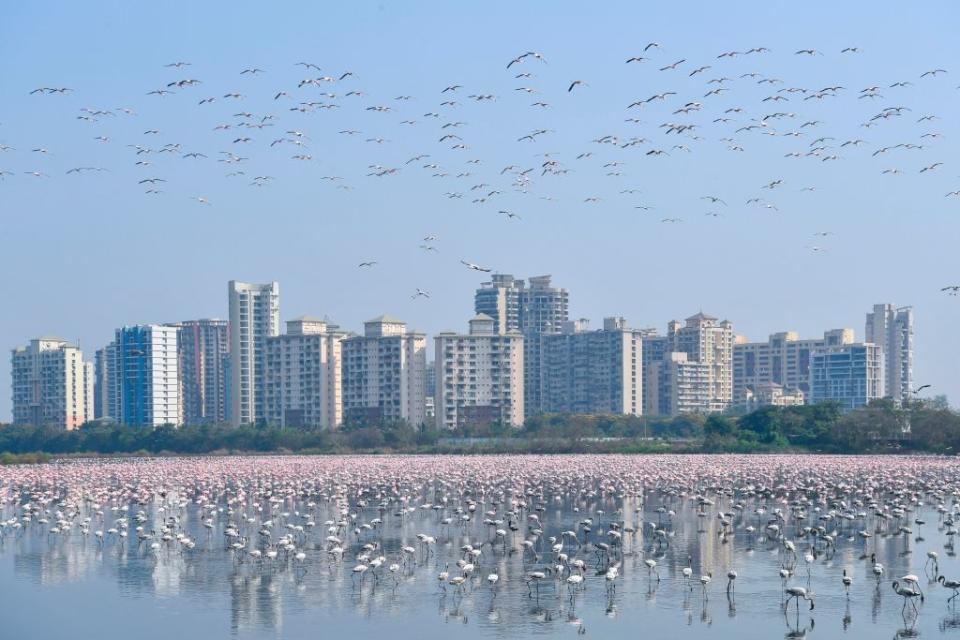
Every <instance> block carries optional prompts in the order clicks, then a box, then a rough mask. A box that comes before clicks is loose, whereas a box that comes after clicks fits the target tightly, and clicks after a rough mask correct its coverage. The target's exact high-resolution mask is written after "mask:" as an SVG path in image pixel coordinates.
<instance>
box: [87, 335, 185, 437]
mask: <svg viewBox="0 0 960 640" xmlns="http://www.w3.org/2000/svg"><path fill="white" fill-rule="evenodd" d="M105 352H106V353H107V354H109V355H110V357H111V358H112V360H110V361H109V362H108V363H107V366H106V368H107V375H106V379H107V385H108V400H107V405H108V408H109V409H110V416H111V417H112V418H114V419H116V420H117V421H118V422H120V423H122V424H126V425H130V426H137V427H140V426H152V427H157V426H160V425H167V424H172V425H179V424H181V423H182V422H183V417H182V413H181V409H182V407H181V404H180V368H179V358H178V355H177V328H176V327H170V326H165V325H157V324H147V325H135V326H129V327H121V328H119V329H117V330H116V332H115V334H114V341H113V343H112V344H111V345H110V346H108V347H107V349H106V350H105Z"/></svg>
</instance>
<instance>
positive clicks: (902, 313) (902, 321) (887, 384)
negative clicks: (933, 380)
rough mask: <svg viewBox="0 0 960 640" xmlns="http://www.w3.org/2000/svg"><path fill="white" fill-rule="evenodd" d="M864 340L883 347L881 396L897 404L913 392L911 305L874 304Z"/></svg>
mask: <svg viewBox="0 0 960 640" xmlns="http://www.w3.org/2000/svg"><path fill="white" fill-rule="evenodd" d="M864 340H865V341H866V342H872V343H873V344H876V345H879V346H880V347H881V348H882V349H883V360H884V367H885V369H884V373H883V395H884V396H885V397H888V398H892V399H893V401H894V402H896V403H897V404H902V403H903V401H904V400H907V401H909V400H910V397H911V395H912V393H913V307H899V308H898V307H895V306H894V305H892V304H875V305H873V311H872V312H871V313H868V314H867V321H866V332H865V333H864Z"/></svg>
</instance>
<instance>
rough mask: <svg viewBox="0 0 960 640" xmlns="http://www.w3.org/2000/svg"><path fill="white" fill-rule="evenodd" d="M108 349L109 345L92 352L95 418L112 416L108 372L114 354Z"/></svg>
mask: <svg viewBox="0 0 960 640" xmlns="http://www.w3.org/2000/svg"><path fill="white" fill-rule="evenodd" d="M109 349H110V347H109V346H107V347H104V348H103V349H97V350H96V352H95V353H94V354H93V417H94V418H95V419H100V418H107V417H112V416H111V414H110V407H111V405H110V400H111V390H110V386H109V384H110V383H109V374H110V361H111V359H112V358H113V357H114V356H113V354H111V353H110V351H109Z"/></svg>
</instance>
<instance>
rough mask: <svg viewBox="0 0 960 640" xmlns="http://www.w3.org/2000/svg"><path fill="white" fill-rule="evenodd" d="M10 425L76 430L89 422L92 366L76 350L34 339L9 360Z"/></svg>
mask: <svg viewBox="0 0 960 640" xmlns="http://www.w3.org/2000/svg"><path fill="white" fill-rule="evenodd" d="M11 365H12V376H11V382H12V391H13V423H14V424H29V425H34V426H38V427H39V426H54V427H59V428H61V429H76V428H77V427H79V426H80V425H82V424H83V423H84V422H86V421H87V420H92V419H93V413H94V406H93V365H92V364H91V363H89V362H84V360H83V352H82V351H81V350H80V348H79V347H77V346H75V345H71V344H69V343H67V342H66V341H65V340H61V339H59V338H37V339H36V340H31V341H30V344H29V345H27V346H26V347H21V348H18V349H14V350H13V353H12V357H11Z"/></svg>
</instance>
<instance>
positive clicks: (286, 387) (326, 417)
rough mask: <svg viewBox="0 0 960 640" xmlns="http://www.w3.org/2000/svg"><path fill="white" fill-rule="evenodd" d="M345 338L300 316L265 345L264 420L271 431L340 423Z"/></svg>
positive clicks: (330, 327)
mask: <svg viewBox="0 0 960 640" xmlns="http://www.w3.org/2000/svg"><path fill="white" fill-rule="evenodd" d="M346 336H347V333H346V332H344V331H341V330H340V328H339V327H337V325H335V324H333V323H331V322H328V321H326V320H318V319H316V318H310V317H308V316H303V317H300V318H297V319H295V320H291V321H289V322H287V332H286V333H285V334H283V335H279V336H274V337H270V338H267V339H266V341H265V342H264V354H265V357H264V383H263V407H264V420H265V421H266V422H267V424H269V425H270V426H273V427H322V428H326V429H332V428H335V427H337V426H339V425H340V424H341V423H342V422H343V399H342V383H341V381H342V374H341V343H342V341H343V339H344V338H345V337H346Z"/></svg>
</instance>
